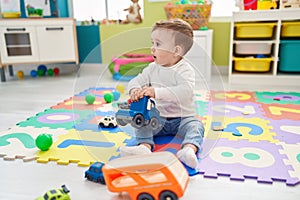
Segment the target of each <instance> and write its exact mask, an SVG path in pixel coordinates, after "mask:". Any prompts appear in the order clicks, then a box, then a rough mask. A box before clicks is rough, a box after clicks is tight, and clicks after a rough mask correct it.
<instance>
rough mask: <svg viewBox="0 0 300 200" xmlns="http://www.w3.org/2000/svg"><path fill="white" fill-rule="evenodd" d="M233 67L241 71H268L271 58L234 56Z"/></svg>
mask: <svg viewBox="0 0 300 200" xmlns="http://www.w3.org/2000/svg"><path fill="white" fill-rule="evenodd" d="M233 61H234V69H235V70H236V71H242V72H268V71H270V67H271V62H272V61H273V58H239V57H234V58H233Z"/></svg>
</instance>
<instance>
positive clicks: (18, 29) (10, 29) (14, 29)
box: [6, 28, 26, 31]
mask: <svg viewBox="0 0 300 200" xmlns="http://www.w3.org/2000/svg"><path fill="white" fill-rule="evenodd" d="M6 31H26V28H7V29H6Z"/></svg>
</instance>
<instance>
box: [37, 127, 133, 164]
mask: <svg viewBox="0 0 300 200" xmlns="http://www.w3.org/2000/svg"><path fill="white" fill-rule="evenodd" d="M130 138H131V136H130V135H128V134H126V133H124V132H118V133H110V132H106V131H102V132H92V131H77V130H75V129H72V130H69V131H68V132H67V134H65V135H61V136H60V137H59V138H58V140H57V141H56V142H55V143H53V145H52V147H51V149H49V150H48V151H39V152H38V154H37V162H41V163H47V162H49V161H55V162H57V164H63V165H67V164H69V163H77V165H78V166H89V165H90V164H92V163H94V162H96V161H100V162H104V163H105V162H107V161H108V160H110V159H111V158H112V157H113V156H118V154H119V152H118V148H119V147H120V146H124V145H125V143H124V142H125V141H126V140H128V139H130Z"/></svg>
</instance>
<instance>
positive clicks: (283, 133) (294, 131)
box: [270, 119, 300, 144]
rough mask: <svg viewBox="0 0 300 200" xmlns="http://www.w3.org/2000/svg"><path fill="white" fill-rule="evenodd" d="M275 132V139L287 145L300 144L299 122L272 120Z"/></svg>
mask: <svg viewBox="0 0 300 200" xmlns="http://www.w3.org/2000/svg"><path fill="white" fill-rule="evenodd" d="M270 124H271V125H272V127H273V131H274V132H276V136H274V139H278V140H279V141H281V142H284V143H286V144H295V142H300V123H299V121H293V120H287V119H281V120H270Z"/></svg>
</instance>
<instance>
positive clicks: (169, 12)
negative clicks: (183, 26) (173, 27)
mask: <svg viewBox="0 0 300 200" xmlns="http://www.w3.org/2000/svg"><path fill="white" fill-rule="evenodd" d="M211 7H212V3H211V1H207V0H199V1H188V0H181V1H179V2H176V3H175V4H174V3H173V2H168V3H167V4H166V5H165V7H164V9H165V13H166V16H167V18H168V19H175V18H180V19H182V20H184V21H186V22H188V23H189V24H190V25H191V26H192V28H193V30H200V29H201V30H206V28H201V27H207V26H208V20H209V17H210V13H211Z"/></svg>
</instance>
